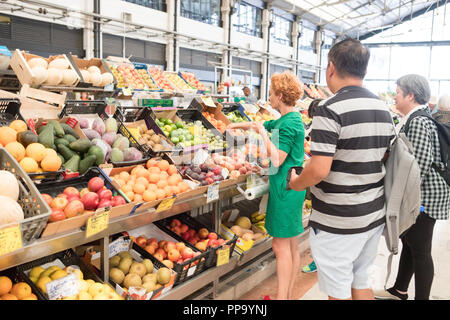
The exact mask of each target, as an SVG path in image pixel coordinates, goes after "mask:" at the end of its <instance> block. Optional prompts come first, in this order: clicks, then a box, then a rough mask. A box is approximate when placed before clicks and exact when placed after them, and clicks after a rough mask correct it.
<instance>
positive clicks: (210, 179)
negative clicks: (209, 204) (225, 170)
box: [205, 177, 214, 184]
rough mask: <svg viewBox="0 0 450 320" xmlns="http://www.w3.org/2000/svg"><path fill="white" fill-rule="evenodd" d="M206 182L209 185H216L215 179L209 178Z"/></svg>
mask: <svg viewBox="0 0 450 320" xmlns="http://www.w3.org/2000/svg"><path fill="white" fill-rule="evenodd" d="M205 181H206V183H207V184H212V183H214V180H213V178H209V177H208V178H206V179H205Z"/></svg>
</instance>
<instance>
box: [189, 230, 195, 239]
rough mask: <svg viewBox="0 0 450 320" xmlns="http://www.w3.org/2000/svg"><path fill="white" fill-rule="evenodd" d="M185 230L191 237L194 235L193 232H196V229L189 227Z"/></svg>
mask: <svg viewBox="0 0 450 320" xmlns="http://www.w3.org/2000/svg"><path fill="white" fill-rule="evenodd" d="M187 232H188V233H189V236H190V237H191V238H192V237H194V236H195V234H196V233H197V231H195V230H194V229H189V230H188V231H187Z"/></svg>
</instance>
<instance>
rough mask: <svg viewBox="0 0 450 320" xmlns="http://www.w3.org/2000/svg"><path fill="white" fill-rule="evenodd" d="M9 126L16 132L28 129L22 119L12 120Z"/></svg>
mask: <svg viewBox="0 0 450 320" xmlns="http://www.w3.org/2000/svg"><path fill="white" fill-rule="evenodd" d="M9 127H10V128H11V129H13V130H15V131H16V132H17V133H19V132H23V131H27V130H28V126H27V124H26V123H25V121H23V120H14V121H13V122H11V123H10V124H9Z"/></svg>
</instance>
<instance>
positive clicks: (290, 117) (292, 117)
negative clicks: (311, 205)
mask: <svg viewBox="0 0 450 320" xmlns="http://www.w3.org/2000/svg"><path fill="white" fill-rule="evenodd" d="M264 128H265V129H266V130H267V131H268V132H271V133H272V137H271V141H272V143H273V144H274V145H275V147H276V148H277V149H279V150H282V151H284V152H286V153H287V157H286V160H285V161H284V162H283V164H282V165H281V166H280V167H279V168H275V167H273V165H272V163H270V167H269V182H270V194H269V201H268V203H267V212H266V223H265V227H266V229H267V232H268V233H269V234H270V235H271V236H272V237H277V238H291V237H295V236H298V235H299V234H301V233H302V232H303V223H302V213H303V202H304V200H305V194H306V191H305V190H303V191H300V192H299V191H295V190H286V177H287V173H288V171H289V168H291V167H294V166H302V165H303V160H304V158H305V150H304V140H305V129H304V127H303V121H302V118H301V116H300V113H298V112H295V111H294V112H289V113H287V114H285V115H284V116H282V117H281V118H279V119H277V120H270V121H266V122H264Z"/></svg>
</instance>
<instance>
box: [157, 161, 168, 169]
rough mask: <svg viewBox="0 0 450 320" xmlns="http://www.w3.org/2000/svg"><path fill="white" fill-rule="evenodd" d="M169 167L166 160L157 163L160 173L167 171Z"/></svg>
mask: <svg viewBox="0 0 450 320" xmlns="http://www.w3.org/2000/svg"><path fill="white" fill-rule="evenodd" d="M169 166H170V163H169V161H167V160H161V161H160V162H158V167H159V170H161V171H166V170H167V169H169Z"/></svg>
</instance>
